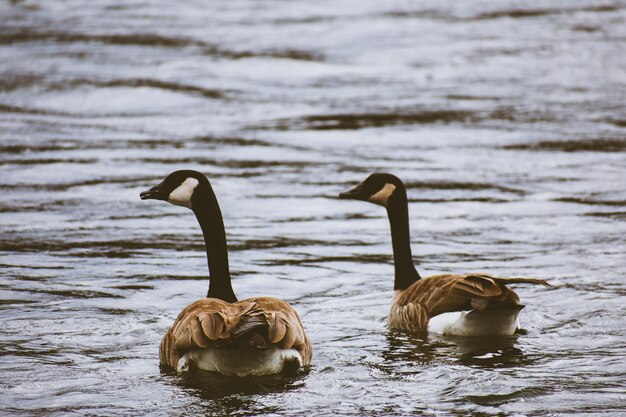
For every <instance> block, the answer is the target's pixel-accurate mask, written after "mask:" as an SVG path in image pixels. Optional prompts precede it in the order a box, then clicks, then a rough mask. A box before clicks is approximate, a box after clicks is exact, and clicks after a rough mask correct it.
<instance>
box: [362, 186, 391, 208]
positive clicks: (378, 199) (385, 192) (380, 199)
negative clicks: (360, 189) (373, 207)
mask: <svg viewBox="0 0 626 417" xmlns="http://www.w3.org/2000/svg"><path fill="white" fill-rule="evenodd" d="M395 190H396V186H395V185H393V184H389V183H387V184H385V186H384V187H383V188H381V189H380V191H379V192H377V193H376V194H374V195H372V196H371V197H370V198H368V200H369V201H371V202H372V203H374V204H380V205H381V206H385V207H387V202H388V201H389V197H391V194H393V192H394V191H395Z"/></svg>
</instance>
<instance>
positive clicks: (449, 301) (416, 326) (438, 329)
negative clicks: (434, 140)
mask: <svg viewBox="0 0 626 417" xmlns="http://www.w3.org/2000/svg"><path fill="white" fill-rule="evenodd" d="M339 197H340V198H342V199H351V200H361V201H368V202H370V203H374V204H378V205H381V206H383V207H385V208H386V209H387V215H388V216H389V223H390V226H391V243H392V246H393V262H394V268H395V283H394V287H393V288H394V297H393V302H392V306H391V310H390V312H389V326H390V327H391V328H395V329H402V330H407V331H410V332H425V331H430V332H434V333H439V334H448V335H457V336H484V335H511V334H513V333H514V332H515V331H516V330H517V328H518V327H519V323H518V320H517V316H518V314H519V312H520V310H521V309H522V308H524V306H523V305H522V304H521V303H520V300H519V297H518V296H517V294H516V293H515V292H514V291H513V290H511V289H510V288H508V287H507V284H511V283H529V284H542V285H546V286H547V285H548V283H547V282H546V281H544V280H541V279H534V278H496V277H492V276H489V275H484V274H467V275H451V274H445V275H435V276H431V277H427V278H422V277H420V275H419V274H418V272H417V270H416V269H415V266H414V265H413V260H412V255H411V244H410V238H409V208H408V202H407V197H406V188H405V187H404V184H403V183H402V181H401V180H400V179H399V178H398V177H396V176H394V175H391V174H381V173H375V174H372V175H370V176H369V177H367V179H365V181H363V182H362V183H361V184H359V185H357V186H356V187H355V188H353V189H351V190H349V191H346V192H344V193H341V194H340V195H339Z"/></svg>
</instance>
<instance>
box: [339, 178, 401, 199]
mask: <svg viewBox="0 0 626 417" xmlns="http://www.w3.org/2000/svg"><path fill="white" fill-rule="evenodd" d="M401 195H405V196H406V190H405V188H404V184H403V183H402V181H401V180H400V178H398V177H396V176H395V175H392V174H385V173H374V174H372V175H370V176H369V177H367V178H366V179H365V181H363V182H362V183H360V184H359V185H357V186H356V187H354V188H352V189H351V190H348V191H346V192H343V193H341V194H339V198H341V199H345V200H361V201H367V202H370V203H374V204H378V205H379V206H383V207H389V204H390V203H391V202H393V201H394V200H396V199H397V198H398V197H399V196H401Z"/></svg>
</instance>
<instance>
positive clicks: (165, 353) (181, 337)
mask: <svg viewBox="0 0 626 417" xmlns="http://www.w3.org/2000/svg"><path fill="white" fill-rule="evenodd" d="M249 331H256V332H259V334H261V336H263V337H264V338H267V341H268V342H269V343H271V344H274V345H277V346H278V347H280V348H281V349H291V348H293V349H295V350H297V351H298V352H299V353H300V355H301V356H302V360H303V365H304V366H308V365H310V364H311V356H312V349H311V345H310V343H309V340H308V339H307V337H306V334H305V333H304V327H303V325H302V321H301V320H300V316H298V313H297V312H296V310H295V309H294V308H293V307H291V306H290V305H289V304H288V303H287V302H285V301H282V300H279V299H276V298H271V297H258V298H249V299H247V300H241V301H237V302H234V303H227V302H225V301H223V300H220V299H217V298H203V299H201V300H198V301H196V302H194V303H191V304H189V305H188V306H187V307H185V309H183V311H181V312H180V314H179V315H178V317H177V318H176V320H175V321H174V324H173V325H172V327H171V328H170V329H169V330H168V331H167V333H166V334H165V336H163V340H162V341H161V348H160V353H159V357H160V362H161V364H162V365H167V366H170V367H173V368H176V366H177V364H178V360H179V358H180V357H181V356H182V355H183V354H184V353H185V352H186V351H189V350H193V349H198V348H206V347H208V346H210V345H211V344H215V343H220V342H222V343H227V342H236V339H237V338H239V337H242V336H243V335H245V334H246V333H248V332H249Z"/></svg>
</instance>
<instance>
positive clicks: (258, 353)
mask: <svg viewBox="0 0 626 417" xmlns="http://www.w3.org/2000/svg"><path fill="white" fill-rule="evenodd" d="M294 360H295V361H297V363H299V366H302V356H301V355H300V353H299V352H298V351H297V350H295V349H279V348H277V347H275V346H272V347H270V348H268V349H255V348H251V347H248V346H242V347H237V348H232V349H218V348H215V347H210V348H205V349H196V350H192V351H189V352H187V353H185V354H184V355H183V356H182V357H181V358H180V359H179V361H178V366H177V370H178V371H179V372H181V371H186V370H187V369H189V365H190V364H191V363H193V364H194V365H195V366H196V367H197V368H199V369H203V370H205V371H212V372H218V373H220V374H222V375H237V376H253V375H271V374H277V373H279V372H281V371H282V370H283V366H284V364H285V362H290V361H294Z"/></svg>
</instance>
